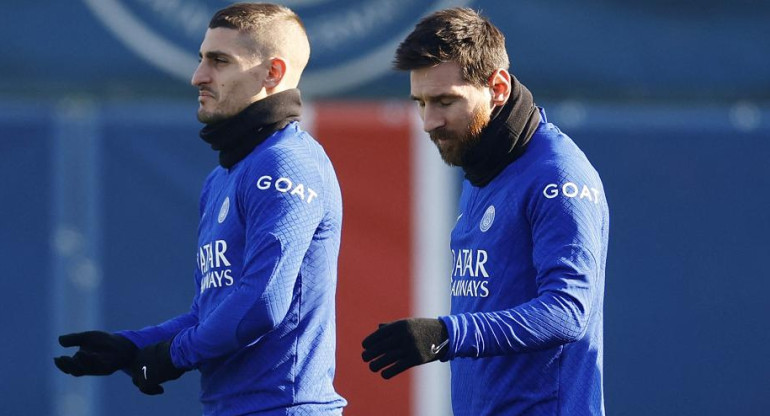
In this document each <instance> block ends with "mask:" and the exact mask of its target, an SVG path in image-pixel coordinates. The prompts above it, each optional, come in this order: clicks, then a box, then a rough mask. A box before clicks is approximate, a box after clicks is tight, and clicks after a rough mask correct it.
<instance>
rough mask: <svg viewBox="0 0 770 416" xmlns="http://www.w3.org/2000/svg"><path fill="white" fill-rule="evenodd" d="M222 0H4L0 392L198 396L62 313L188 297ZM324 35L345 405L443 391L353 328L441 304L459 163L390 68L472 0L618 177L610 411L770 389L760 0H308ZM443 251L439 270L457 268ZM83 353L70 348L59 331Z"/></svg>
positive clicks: (325, 124)
mask: <svg viewBox="0 0 770 416" xmlns="http://www.w3.org/2000/svg"><path fill="white" fill-rule="evenodd" d="M228 3H230V2H228V1H222V0H186V1H181V0H68V1H53V0H39V1H13V0H2V1H0V5H2V6H3V9H4V10H5V12H4V13H3V17H2V25H0V34H1V35H2V39H3V42H0V54H2V60H0V177H1V178H2V179H0V198H2V208H1V209H2V215H0V237H1V238H0V261H1V262H2V264H3V266H4V267H3V269H4V272H3V273H2V277H0V279H2V280H0V284H1V285H2V288H3V291H2V294H1V295H0V304H2V305H3V312H2V314H0V328H2V331H3V334H4V336H5V341H3V342H2V344H0V370H2V372H3V377H0V398H1V399H2V405H1V406H0V414H2V415H86V416H102V415H113V416H128V415H170V414H171V415H195V414H200V405H199V403H198V376H197V373H190V374H187V375H185V376H184V377H183V378H182V379H180V380H178V381H175V382H172V383H168V384H167V388H166V394H165V395H162V396H157V397H147V396H144V395H141V394H140V393H139V392H138V391H136V389H135V388H134V387H133V385H131V382H130V379H129V378H128V377H125V376H124V375H114V376H112V377H106V378H98V379H95V378H82V379H74V378H71V377H66V376H64V375H61V374H59V373H58V371H57V370H56V369H55V367H54V366H53V362H52V357H53V356H55V355H61V354H63V353H65V352H67V351H66V350H64V349H63V348H61V347H59V346H58V345H57V343H56V338H57V336H58V335H59V334H61V333H65V332H74V331H82V330H88V329H94V328H100V329H104V330H119V329H135V328H141V327H143V326H146V325H150V324H154V323H158V322H160V321H163V320H165V319H167V318H169V317H171V316H174V315H176V314H179V313H182V312H184V311H186V309H187V308H188V307H189V304H190V301H191V299H192V297H193V295H194V293H195V291H196V288H195V285H194V282H193V270H194V267H195V265H194V261H195V255H194V253H195V249H196V248H195V244H196V243H195V242H196V227H197V203H198V202H197V201H198V193H199V191H200V187H201V185H202V181H203V179H204V178H205V176H206V174H207V173H208V172H209V171H210V170H211V169H212V168H213V167H214V166H215V164H216V161H217V158H216V154H215V153H214V152H213V151H211V149H209V148H208V146H207V145H206V144H205V143H204V142H202V141H201V140H200V139H199V138H198V130H199V129H200V127H201V126H200V124H199V123H198V122H197V120H196V119H195V109H196V107H197V103H196V97H197V92H196V91H195V90H194V89H193V88H192V87H190V86H189V77H190V75H191V74H192V71H193V69H194V67H195V65H196V63H197V51H198V46H199V44H200V41H201V40H202V38H203V33H204V32H205V27H206V24H207V23H208V19H209V18H210V16H211V15H212V14H213V13H214V11H216V10H217V9H219V8H221V7H224V6H225V5H226V4H228ZM279 3H283V4H286V5H288V6H290V7H292V8H293V9H294V10H295V11H297V12H298V13H299V15H300V16H302V17H303V19H304V20H305V24H306V26H307V29H308V33H309V36H310V40H311V44H312V47H313V52H312V57H311V64H310V66H309V68H308V70H307V71H306V73H305V76H304V80H303V83H302V84H301V89H302V92H303V99H304V101H305V114H304V121H303V123H304V124H305V127H306V128H307V129H308V130H310V131H311V132H313V134H314V135H315V136H316V137H317V139H318V140H319V141H320V142H321V143H322V144H323V145H324V146H325V147H326V149H327V151H328V153H329V155H330V157H331V159H332V161H333V162H334V163H335V166H336V169H337V172H338V175H339V179H340V182H341V185H342V188H343V198H344V203H345V226H344V235H343V243H342V253H341V259H340V275H339V288H338V296H337V298H338V332H339V337H338V350H337V357H338V371H337V378H336V386H337V389H338V390H339V392H340V393H341V394H342V395H343V396H345V397H346V398H347V399H348V401H349V403H350V404H349V406H348V407H347V408H346V411H345V413H346V414H349V415H354V416H356V415H421V416H423V415H427V416H432V415H439V416H440V415H449V414H451V411H450V410H449V407H448V401H449V391H448V381H447V379H448V369H447V367H448V366H447V365H446V364H440V363H433V364H429V365H427V366H424V368H421V369H415V370H410V372H408V373H406V374H405V375H402V376H399V377H397V378H396V379H393V380H390V381H387V382H386V381H384V380H382V379H381V378H379V376H377V375H373V374H371V373H369V372H368V370H367V369H366V367H365V365H364V364H363V363H362V362H361V361H360V352H361V347H360V341H361V339H363V337H364V336H365V335H367V334H368V333H369V332H371V331H372V330H374V329H375V328H376V326H377V324H378V323H379V322H384V321H388V320H393V319H397V318H401V317H405V316H413V315H421V316H437V315H439V314H442V313H446V312H447V311H448V284H447V283H448V279H446V277H447V276H448V273H449V272H448V271H445V269H446V270H448V265H449V262H450V261H451V253H449V250H448V232H449V231H448V230H449V229H450V227H451V226H452V222H453V221H454V218H455V216H456V212H455V210H456V209H455V204H456V202H455V201H456V197H457V195H456V193H457V188H458V185H459V182H460V180H461V173H460V172H459V171H457V170H453V169H450V168H448V167H445V166H444V165H442V164H441V162H440V161H439V158H438V157H437V155H436V153H435V150H434V149H432V148H431V146H432V145H431V144H430V143H429V142H428V140H427V139H426V137H425V136H424V135H423V133H422V132H421V129H420V125H419V121H418V120H417V119H416V114H415V113H416V111H415V110H414V108H413V104H411V103H409V102H408V100H407V97H408V91H409V82H408V76H407V74H404V73H395V72H393V71H391V70H390V60H391V59H392V56H393V52H394V50H395V47H396V45H397V44H398V42H399V41H400V40H401V39H402V38H403V37H404V36H405V35H406V34H407V33H408V32H409V31H410V30H411V28H412V27H413V26H414V24H415V23H416V22H417V20H418V18H419V17H421V16H424V15H426V14H428V13H430V12H431V11H433V10H436V9H439V8H443V7H449V6H453V5H464V6H469V7H473V8H475V9H478V10H481V11H482V12H483V13H484V14H486V15H487V16H489V17H490V18H491V20H492V21H493V23H495V24H496V25H497V26H499V27H500V28H501V29H502V31H503V32H504V33H505V35H506V42H507V46H508V51H509V55H510V58H511V64H512V67H511V70H512V72H513V73H514V74H515V75H516V76H517V77H518V78H519V80H520V81H522V83H524V84H525V85H526V86H527V87H528V88H529V89H530V90H531V91H532V92H533V94H534V96H535V101H536V103H537V104H539V105H541V106H543V107H544V108H545V109H546V111H547V112H548V118H549V121H551V122H553V123H555V124H556V125H558V126H559V127H560V128H561V129H562V130H563V131H565V132H566V133H567V134H569V135H570V136H571V137H572V138H573V139H574V140H575V141H576V142H577V143H578V145H579V146H580V147H581V148H582V149H583V150H584V151H585V153H586V154H587V155H588V157H589V158H590V159H591V161H592V163H593V164H594V165H595V166H596V168H597V169H598V170H599V172H600V174H601V175H602V178H603V180H604V185H605V189H606V193H607V198H608V200H609V203H610V212H611V233H610V247H609V259H608V264H607V275H606V292H605V295H606V300H605V309H604V318H605V356H604V358H605V360H604V369H605V385H604V386H605V398H606V408H607V414H608V415H639V416H642V415H764V414H767V409H768V408H770V395H768V394H767V393H768V391H770V360H769V359H768V358H767V357H766V354H767V351H768V344H769V342H770V331H769V330H768V329H770V326H769V325H768V323H767V317H768V316H770V302H768V300H767V293H768V292H769V291H770V273H768V268H767V266H766V263H765V261H764V260H765V259H767V258H768V256H770V237H768V236H770V216H769V215H768V210H769V209H770V163H769V162H768V158H770V48H768V46H767V44H768V39H770V24H768V22H770V2H767V1H760V0H734V1H731V2H724V1H717V0H701V1H686V0H647V1H614V0H584V1H579V2H577V1H567V0H540V1H535V0H523V1H492V0H467V1H441V0H434V1H427V0H426V1H407V0H361V1H353V0H344V1H343V0H339V1H330V0H293V1H283V2H279ZM444 273H446V274H444ZM69 352H70V353H71V351H69Z"/></svg>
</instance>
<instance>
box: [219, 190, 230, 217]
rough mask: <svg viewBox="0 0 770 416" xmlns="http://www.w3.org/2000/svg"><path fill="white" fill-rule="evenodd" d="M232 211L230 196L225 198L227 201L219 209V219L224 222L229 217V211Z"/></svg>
mask: <svg viewBox="0 0 770 416" xmlns="http://www.w3.org/2000/svg"><path fill="white" fill-rule="evenodd" d="M228 212H230V197H229V196H228V197H226V198H225V202H223V203H222V208H220V209H219V217H217V221H218V222H219V223H220V224H222V223H223V222H224V221H225V218H227V213H228Z"/></svg>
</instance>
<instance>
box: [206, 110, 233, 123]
mask: <svg viewBox="0 0 770 416" xmlns="http://www.w3.org/2000/svg"><path fill="white" fill-rule="evenodd" d="M230 117H231V116H225V115H223V114H221V113H217V112H213V113H208V112H203V111H198V121H200V122H201V123H203V124H214V123H217V122H220V121H222V120H225V119H228V118H230Z"/></svg>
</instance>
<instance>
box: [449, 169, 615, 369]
mask: <svg viewBox="0 0 770 416" xmlns="http://www.w3.org/2000/svg"><path fill="white" fill-rule="evenodd" d="M586 165H587V162H586ZM576 166H577V168H576ZM564 183H572V184H575V185H576V188H575V189H577V192H590V194H591V195H590V197H589V195H585V196H586V197H585V198H568V197H564V196H563V195H558V196H553V195H554V194H552V193H549V192H548V190H546V189H547V188H546V187H548V186H549V184H564ZM584 185H585V188H584ZM568 191H569V192H570V193H572V192H573V188H572V186H571V185H570V186H569V188H568ZM607 212H608V211H607V203H606V199H605V198H604V195H603V188H602V185H601V181H600V180H599V177H598V175H597V174H596V173H595V171H593V169H592V168H590V166H580V165H579V164H577V165H575V164H573V165H572V168H570V166H558V167H557V168H555V169H550V168H548V169H544V170H541V172H540V173H539V174H537V178H536V179H535V180H534V181H533V186H532V187H531V190H530V195H529V197H528V203H527V207H526V215H527V218H528V220H529V223H530V225H531V230H532V258H531V261H532V263H533V266H534V269H535V270H536V276H535V279H536V285H537V296H536V297H535V298H533V299H532V300H530V301H528V302H526V303H523V304H520V305H517V306H515V307H512V308H510V309H503V310H498V311H492V312H475V313H463V314H457V315H450V316H442V317H440V319H441V320H442V321H443V322H444V323H445V324H446V325H447V329H448V330H449V339H450V344H449V346H450V348H449V350H448V353H447V355H446V356H445V357H444V359H445V360H450V359H452V358H454V357H488V356H496V355H504V354H509V353H514V352H527V351H535V350H541V349H546V348H551V347H554V346H558V345H562V344H566V343H570V342H574V341H577V340H579V339H580V338H582V337H583V335H584V334H585V332H586V329H587V326H588V320H589V317H590V316H592V312H593V311H592V307H593V304H594V303H595V300H596V299H598V297H600V296H603V291H604V288H603V285H602V284H601V283H600V282H599V273H600V268H601V267H602V266H601V264H600V257H599V256H600V255H601V253H602V249H603V246H604V245H606V244H607V241H606V237H605V236H606V232H605V231H606V230H605V228H606V227H607V226H608V224H607V222H608V214H607Z"/></svg>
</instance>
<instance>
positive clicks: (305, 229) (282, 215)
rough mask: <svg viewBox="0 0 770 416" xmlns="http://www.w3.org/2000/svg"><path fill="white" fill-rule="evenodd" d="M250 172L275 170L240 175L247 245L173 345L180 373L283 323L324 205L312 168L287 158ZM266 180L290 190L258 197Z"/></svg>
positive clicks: (263, 162) (259, 162)
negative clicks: (215, 297) (206, 307)
mask: <svg viewBox="0 0 770 416" xmlns="http://www.w3.org/2000/svg"><path fill="white" fill-rule="evenodd" d="M265 159H267V160H265ZM303 162H304V163H303ZM252 166H274V168H272V169H270V168H267V169H265V170H264V171H263V170H262V169H260V173H256V172H254V173H247V174H245V175H244V178H243V181H242V183H241V184H240V185H239V189H238V209H239V211H240V212H241V213H243V217H244V221H245V238H246V246H245V249H244V253H243V269H242V274H241V277H240V278H239V279H238V281H237V283H236V285H235V287H234V289H233V290H232V291H231V292H230V293H229V294H228V295H227V297H226V298H225V299H224V300H223V301H222V302H221V303H220V304H219V305H217V307H216V309H215V310H214V311H213V312H212V313H210V314H209V315H208V316H207V317H206V318H205V319H204V320H202V321H201V322H199V323H198V324H197V325H194V326H192V327H190V328H187V329H185V330H183V331H182V332H181V333H180V334H179V335H178V336H177V337H176V338H174V342H173V343H172V347H171V353H172V360H173V362H174V364H175V365H176V366H178V367H180V368H191V367H196V366H197V365H199V364H200V363H201V362H202V361H205V360H210V359H213V358H216V357H220V356H223V355H226V354H229V353H231V352H233V351H236V350H238V349H240V348H243V347H245V346H247V345H249V344H251V343H253V342H256V341H257V340H258V339H259V338H260V337H262V336H263V335H265V334H266V333H267V332H269V331H271V330H272V329H274V328H275V327H276V326H277V325H278V324H279V323H280V322H282V321H283V319H284V318H285V317H286V314H287V312H288V310H289V306H290V304H291V302H292V299H293V293H294V286H295V283H296V280H297V276H298V274H299V269H300V266H301V264H302V260H303V258H304V256H305V253H306V252H307V250H308V247H309V246H310V242H311V240H312V238H313V234H314V232H315V230H316V229H317V227H318V226H319V224H320V222H321V218H322V215H323V203H322V201H321V197H320V196H319V195H318V194H320V191H318V192H317V191H316V190H320V189H321V184H320V181H319V179H318V174H317V173H314V172H313V169H314V166H315V165H314V164H312V163H311V162H310V161H306V160H298V159H297V158H296V157H295V156H294V155H285V154H284V155H278V154H269V155H267V156H264V157H262V158H261V159H259V160H257V161H255V162H254V163H253V165H252ZM265 171H266V172H270V173H267V174H264V172H265ZM265 175H267V176H270V178H271V180H272V181H277V180H278V179H279V178H290V180H291V182H292V190H291V191H287V192H279V191H277V190H276V187H269V188H267V189H260V187H259V186H258V182H259V181H260V178H264V176H265ZM300 184H302V188H301V189H298V187H299V185H300ZM281 186H283V185H281ZM300 193H302V195H301V197H300Z"/></svg>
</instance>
